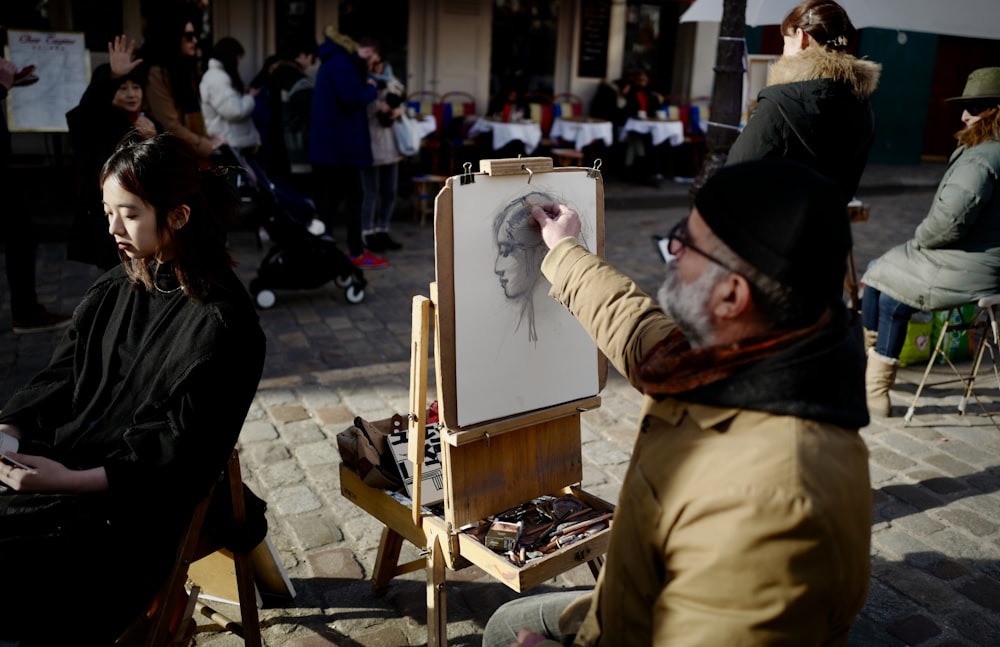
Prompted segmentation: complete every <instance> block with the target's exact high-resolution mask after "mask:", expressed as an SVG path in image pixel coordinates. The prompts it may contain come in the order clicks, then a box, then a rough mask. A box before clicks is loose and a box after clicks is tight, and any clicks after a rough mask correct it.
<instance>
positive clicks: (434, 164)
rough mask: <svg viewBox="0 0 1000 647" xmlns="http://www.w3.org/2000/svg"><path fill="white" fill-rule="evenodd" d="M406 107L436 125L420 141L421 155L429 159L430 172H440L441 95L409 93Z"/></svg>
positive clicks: (442, 105)
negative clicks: (432, 119) (434, 128)
mask: <svg viewBox="0 0 1000 647" xmlns="http://www.w3.org/2000/svg"><path fill="white" fill-rule="evenodd" d="M406 107H407V109H409V110H412V111H413V112H414V113H415V114H417V115H420V116H423V117H433V118H434V121H435V123H436V124H437V130H435V131H434V132H433V133H431V134H430V135H428V136H426V137H424V138H423V139H422V140H421V141H420V149H421V153H424V154H426V156H427V157H428V158H429V160H428V163H429V165H430V168H431V171H432V172H435V173H436V172H438V171H439V170H441V164H442V162H441V157H442V143H441V133H442V132H443V122H444V104H443V103H441V95H439V94H438V93H437V92H433V91H431V90H418V91H416V92H411V93H410V94H409V95H408V96H407V97H406Z"/></svg>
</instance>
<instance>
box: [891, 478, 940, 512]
mask: <svg viewBox="0 0 1000 647" xmlns="http://www.w3.org/2000/svg"><path fill="white" fill-rule="evenodd" d="M882 491H883V492H885V493H886V494H889V495H891V496H894V497H896V498H897V499H900V500H901V501H904V502H906V503H908V504H910V505H912V506H913V507H914V508H916V509H917V510H920V511H923V510H930V509H931V508H938V507H941V506H942V505H944V500H943V499H941V498H940V497H938V496H936V495H935V494H932V493H931V492H930V491H928V490H926V489H924V488H922V487H921V486H920V485H919V484H917V485H911V484H899V485H886V486H884V487H883V488H882Z"/></svg>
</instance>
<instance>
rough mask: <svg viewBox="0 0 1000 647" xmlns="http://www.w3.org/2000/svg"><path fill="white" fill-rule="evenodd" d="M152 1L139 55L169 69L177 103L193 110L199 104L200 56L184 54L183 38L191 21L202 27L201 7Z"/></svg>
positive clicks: (146, 61)
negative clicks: (197, 79) (198, 74)
mask: <svg viewBox="0 0 1000 647" xmlns="http://www.w3.org/2000/svg"><path fill="white" fill-rule="evenodd" d="M145 4H147V5H149V7H148V8H147V9H146V14H145V16H144V17H145V29H144V30H143V38H144V40H143V43H142V48H141V51H140V52H139V56H140V57H141V58H142V59H143V61H144V63H143V64H144V65H148V66H149V67H154V66H156V67H161V68H163V70H164V71H165V72H166V73H167V78H168V79H169V81H170V89H171V92H172V94H173V96H174V103H176V104H177V105H178V106H181V107H183V108H185V112H190V111H191V110H192V109H193V108H196V107H198V105H199V104H200V99H199V98H198V86H197V83H194V84H192V79H195V78H196V77H197V73H198V59H197V58H188V57H185V56H184V55H183V54H181V39H182V38H184V29H185V27H186V26H187V24H188V23H191V25H192V26H193V27H194V29H195V31H196V32H199V33H200V31H201V27H202V20H203V16H202V11H201V9H199V8H198V5H197V4H195V3H193V2H168V1H165V0H160V1H158V2H149V3H145Z"/></svg>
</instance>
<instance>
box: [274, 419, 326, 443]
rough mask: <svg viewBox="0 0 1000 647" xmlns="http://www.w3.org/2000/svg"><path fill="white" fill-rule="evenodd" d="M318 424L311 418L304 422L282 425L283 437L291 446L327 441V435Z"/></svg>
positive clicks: (297, 421) (298, 421)
mask: <svg viewBox="0 0 1000 647" xmlns="http://www.w3.org/2000/svg"><path fill="white" fill-rule="evenodd" d="M316 422H317V421H316V420H314V419H313V418H312V416H309V417H308V418H305V419H303V420H296V421H294V422H289V423H287V424H284V425H281V430H280V433H281V436H282V437H283V438H284V439H285V442H287V443H289V444H290V445H305V444H307V443H315V442H317V441H320V440H326V434H324V433H323V430H322V429H321V428H320V426H319V425H318V424H316Z"/></svg>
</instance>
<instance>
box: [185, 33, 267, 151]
mask: <svg viewBox="0 0 1000 647" xmlns="http://www.w3.org/2000/svg"><path fill="white" fill-rule="evenodd" d="M244 53H245V51H244V49H243V46H242V45H240V43H239V41H238V40H236V39H235V38H230V37H228V36H227V37H225V38H220V39H219V41H218V42H217V43H216V44H215V46H214V47H213V48H212V57H211V58H210V59H209V60H208V69H207V70H206V71H205V74H203V75H202V77H201V84H200V85H199V88H198V89H199V91H200V92H201V111H202V114H204V116H205V128H206V130H207V131H208V134H209V135H219V136H221V137H222V138H223V139H225V140H226V143H227V144H229V145H230V146H231V147H233V148H234V149H236V150H239V151H240V152H242V153H253V152H254V151H255V150H256V149H257V147H258V146H260V133H258V132H257V127H256V126H254V123H253V111H254V106H255V104H256V102H255V100H254V97H255V96H256V95H257V93H258V92H259V90H258V89H257V88H249V89H245V88H244V84H243V79H241V78H240V74H239V62H240V58H242V57H243V55H244Z"/></svg>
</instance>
